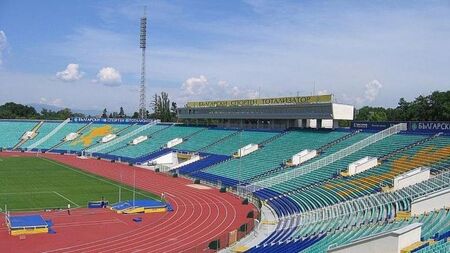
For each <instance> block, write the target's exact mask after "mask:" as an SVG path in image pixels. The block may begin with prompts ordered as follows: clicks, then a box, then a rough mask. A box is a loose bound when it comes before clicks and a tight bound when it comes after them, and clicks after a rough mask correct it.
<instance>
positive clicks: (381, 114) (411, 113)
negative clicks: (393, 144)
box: [355, 91, 450, 121]
mask: <svg viewBox="0 0 450 253" xmlns="http://www.w3.org/2000/svg"><path fill="white" fill-rule="evenodd" d="M355 119H356V120H362V121H450V91H444V92H440V91H435V92H433V93H431V94H430V95H428V96H422V95H420V96H418V97H417V98H415V99H414V100H413V101H410V102H409V101H406V100H405V99H404V98H400V100H399V102H398V105H397V107H395V108H384V107H370V106H364V107H362V108H361V109H359V110H357V113H356V117H355Z"/></svg>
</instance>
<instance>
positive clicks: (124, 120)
mask: <svg viewBox="0 0 450 253" xmlns="http://www.w3.org/2000/svg"><path fill="white" fill-rule="evenodd" d="M71 121H72V122H75V123H90V122H92V123H108V124H135V123H137V124H147V123H151V122H159V120H156V121H155V120H153V119H129V118H71Z"/></svg>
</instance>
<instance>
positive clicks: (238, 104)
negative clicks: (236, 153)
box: [178, 95, 354, 127]
mask: <svg viewBox="0 0 450 253" xmlns="http://www.w3.org/2000/svg"><path fill="white" fill-rule="evenodd" d="M332 100H333V96H332V95H320V96H302V97H280V98H260V99H242V100H223V101H197V102H188V103H187V104H186V107H184V108H179V109H178V117H179V118H180V119H183V120H187V121H188V122H191V123H193V121H196V120H218V121H219V122H222V123H224V125H226V126H241V125H242V124H243V123H242V122H241V121H247V122H248V121H261V122H266V121H272V123H273V122H274V121H275V120H276V121H277V122H278V123H279V124H281V125H285V127H304V126H305V125H308V123H307V122H305V121H306V120H315V121H317V120H318V123H317V124H319V123H320V124H322V120H328V121H337V120H353V115H354V107H353V106H352V105H345V104H337V103H333V102H332ZM296 121H301V122H296ZM239 122H241V123H239ZM258 123H259V122H256V124H257V125H259V124H258ZM272 123H270V122H269V124H272ZM230 124H231V125H230ZM333 125H334V123H333ZM319 127H320V126H319Z"/></svg>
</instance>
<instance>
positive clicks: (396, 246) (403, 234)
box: [328, 223, 422, 253]
mask: <svg viewBox="0 0 450 253" xmlns="http://www.w3.org/2000/svg"><path fill="white" fill-rule="evenodd" d="M421 227H422V224H421V223H414V224H410V225H408V226H405V227H403V228H400V229H398V230H395V231H393V232H388V233H382V234H378V235H374V236H371V237H366V238H362V239H359V240H356V241H353V242H351V243H349V244H346V245H342V246H339V247H337V248H334V249H330V250H328V252H330V253H331V252H332V253H361V252H364V253H380V252H383V253H399V252H400V250H401V249H403V248H405V247H407V246H409V245H411V244H413V243H415V242H418V241H420V235H421V233H422V229H421Z"/></svg>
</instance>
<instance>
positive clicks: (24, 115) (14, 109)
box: [0, 92, 177, 122]
mask: <svg viewBox="0 0 450 253" xmlns="http://www.w3.org/2000/svg"><path fill="white" fill-rule="evenodd" d="M150 109H151V110H152V112H150V111H147V118H151V119H159V120H161V121H163V122H173V121H176V120H177V118H176V115H177V103H175V102H171V101H170V99H169V94H168V93H166V92H161V94H155V95H154V96H153V97H152V102H151V103H150ZM99 116H100V117H101V118H139V113H138V112H134V113H133V114H132V115H127V114H126V113H125V111H124V109H123V107H120V109H119V111H118V112H108V109H107V108H105V109H103V111H102V113H101V114H100V115H99ZM72 117H82V118H85V117H87V118H90V117H91V115H85V114H82V113H74V112H72V111H71V110H70V109H69V108H64V109H61V110H58V111H53V110H48V109H45V108H44V109H42V110H41V112H37V111H36V109H35V108H34V107H33V106H29V105H22V104H17V103H13V102H8V103H5V104H4V105H0V119H46V120H64V119H67V118H72ZM94 117H97V116H94Z"/></svg>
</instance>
